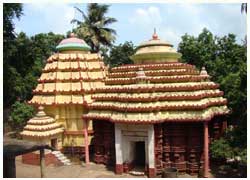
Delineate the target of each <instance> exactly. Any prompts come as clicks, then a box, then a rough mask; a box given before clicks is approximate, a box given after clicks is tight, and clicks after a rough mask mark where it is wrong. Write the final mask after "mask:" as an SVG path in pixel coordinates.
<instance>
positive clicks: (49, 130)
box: [21, 106, 63, 139]
mask: <svg viewBox="0 0 250 180" xmlns="http://www.w3.org/2000/svg"><path fill="white" fill-rule="evenodd" d="M43 109H44V108H43V107H42V106H39V108H38V112H37V114H36V115H35V117H33V118H32V119H30V120H29V121H28V122H27V125H26V126H25V127H24V130H23V131H22V132H21V135H22V136H23V137H24V138H26V137H31V138H35V139H45V138H50V137H53V136H55V135H57V134H61V133H62V132H63V128H62V127H61V125H60V124H58V123H56V120H55V119H54V118H52V117H50V116H47V115H46V114H45V112H44V111H43Z"/></svg>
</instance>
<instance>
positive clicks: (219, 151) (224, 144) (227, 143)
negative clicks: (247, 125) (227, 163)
mask: <svg viewBox="0 0 250 180" xmlns="http://www.w3.org/2000/svg"><path fill="white" fill-rule="evenodd" d="M243 135H244V134H243V133H241V128H239V127H236V128H233V129H231V130H230V129H228V130H227V131H226V132H225V133H224V135H223V137H221V138H220V139H218V140H214V141H213V142H212V143H211V145H210V153H211V156H212V158H215V159H227V158H229V159H232V158H233V159H235V160H236V162H240V163H241V164H242V165H246V164H247V145H246V143H245V141H244V139H245V138H246V137H245V136H243ZM238 157H240V158H238Z"/></svg>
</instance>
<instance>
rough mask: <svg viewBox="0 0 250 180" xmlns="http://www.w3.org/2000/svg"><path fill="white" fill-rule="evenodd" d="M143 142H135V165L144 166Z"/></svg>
mask: <svg viewBox="0 0 250 180" xmlns="http://www.w3.org/2000/svg"><path fill="white" fill-rule="evenodd" d="M145 161H146V159H145V142H144V141H138V142H135V162H134V163H135V166H136V167H142V168H145Z"/></svg>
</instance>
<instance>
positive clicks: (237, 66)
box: [178, 29, 247, 124]
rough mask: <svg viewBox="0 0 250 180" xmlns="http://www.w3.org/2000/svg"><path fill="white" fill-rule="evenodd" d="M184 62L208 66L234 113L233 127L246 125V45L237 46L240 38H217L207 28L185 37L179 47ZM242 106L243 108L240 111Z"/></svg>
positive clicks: (208, 70)
mask: <svg viewBox="0 0 250 180" xmlns="http://www.w3.org/2000/svg"><path fill="white" fill-rule="evenodd" d="M178 50H179V52H180V53H182V55H183V56H182V60H183V61H184V62H187V63H189V64H194V65H196V67H197V68H198V69H201V67H202V66H205V67H206V69H207V72H208V73H209V75H211V76H212V81H215V82H217V83H219V84H220V85H221V87H220V88H221V89H222V90H223V91H224V93H225V97H226V98H227V99H228V106H229V108H230V109H231V110H232V114H231V115H230V116H229V119H228V120H229V122H230V124H232V123H233V124H242V123H243V124H244V121H246V108H247V103H246V102H247V64H246V60H247V56H246V52H247V51H246V46H245V45H244V44H243V45H240V44H237V43H236V37H235V35H233V34H228V35H227V36H224V37H216V36H213V34H212V33H211V32H209V31H208V30H207V29H204V30H203V31H202V33H201V34H199V36H198V37H194V36H190V35H187V34H185V35H184V36H182V41H181V42H180V44H179V48H178ZM239 107H240V108H239Z"/></svg>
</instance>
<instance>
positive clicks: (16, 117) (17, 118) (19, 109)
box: [9, 101, 35, 130]
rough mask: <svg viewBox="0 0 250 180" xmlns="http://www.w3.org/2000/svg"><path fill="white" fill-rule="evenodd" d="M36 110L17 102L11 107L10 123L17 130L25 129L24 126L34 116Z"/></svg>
mask: <svg viewBox="0 0 250 180" xmlns="http://www.w3.org/2000/svg"><path fill="white" fill-rule="evenodd" d="M34 112H35V110H34V108H33V107H32V106H30V105H28V104H26V103H21V102H19V101H16V102H15V103H14V104H13V105H12V106H11V113H10V119H9V120H10V122H11V124H12V126H13V127H14V128H16V130H21V129H23V126H24V125H25V124H26V122H27V120H29V119H30V118H31V117H32V116H33V115H34Z"/></svg>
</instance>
